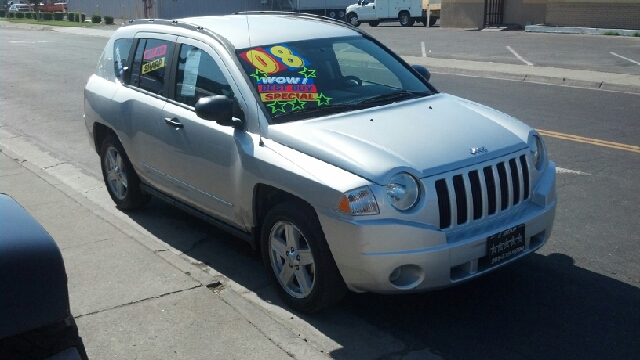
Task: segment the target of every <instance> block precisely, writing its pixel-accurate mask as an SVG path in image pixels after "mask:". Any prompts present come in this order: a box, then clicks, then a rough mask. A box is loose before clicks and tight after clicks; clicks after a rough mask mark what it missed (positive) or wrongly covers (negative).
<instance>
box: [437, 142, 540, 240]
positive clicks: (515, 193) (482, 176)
mask: <svg viewBox="0 0 640 360" xmlns="http://www.w3.org/2000/svg"><path fill="white" fill-rule="evenodd" d="M530 181H531V180H530V172H529V164H528V159H527V157H526V155H523V154H519V155H518V156H514V157H512V158H507V159H502V160H500V161H497V162H495V163H493V164H490V165H487V166H484V167H481V168H476V169H472V170H467V171H459V172H454V173H451V174H447V175H446V176H444V177H442V178H440V179H437V180H436V182H435V187H436V196H437V197H438V211H439V214H440V228H441V229H448V228H455V227H458V226H462V225H465V224H468V223H472V222H474V221H477V220H481V219H484V218H487V217H489V216H493V215H496V214H498V213H501V212H504V211H506V210H509V209H510V208H512V207H514V206H518V205H519V204H522V203H523V202H524V201H525V200H527V199H529V198H530V195H531V194H530V193H531V184H530Z"/></svg>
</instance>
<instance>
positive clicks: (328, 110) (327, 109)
mask: <svg viewBox="0 0 640 360" xmlns="http://www.w3.org/2000/svg"><path fill="white" fill-rule="evenodd" d="M359 108H360V107H359V106H358V104H355V103H348V104H335V105H322V106H318V107H313V108H308V109H298V110H293V111H289V112H286V113H281V114H275V115H273V116H272V118H274V119H275V118H279V117H281V116H287V115H296V114H302V113H304V114H305V115H306V114H314V113H324V114H335V113H339V112H343V111H350V110H357V109H359Z"/></svg>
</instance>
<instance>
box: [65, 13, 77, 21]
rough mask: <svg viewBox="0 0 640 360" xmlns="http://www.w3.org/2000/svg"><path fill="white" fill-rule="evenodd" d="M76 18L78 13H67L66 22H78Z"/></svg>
mask: <svg viewBox="0 0 640 360" xmlns="http://www.w3.org/2000/svg"><path fill="white" fill-rule="evenodd" d="M76 16H78V13H74V12H68V13H67V20H69V21H71V22H78V19H77V18H76Z"/></svg>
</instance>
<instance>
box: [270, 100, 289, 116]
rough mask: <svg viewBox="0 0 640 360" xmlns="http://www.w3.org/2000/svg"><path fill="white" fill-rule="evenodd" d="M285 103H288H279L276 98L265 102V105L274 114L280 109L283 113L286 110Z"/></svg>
mask: <svg viewBox="0 0 640 360" xmlns="http://www.w3.org/2000/svg"><path fill="white" fill-rule="evenodd" d="M287 104H289V103H281V102H280V101H278V100H276V101H274V102H272V103H271V104H267V106H268V107H270V108H271V113H272V114H275V113H277V112H280V111H282V112H283V113H284V112H287V110H286V109H285V106H287Z"/></svg>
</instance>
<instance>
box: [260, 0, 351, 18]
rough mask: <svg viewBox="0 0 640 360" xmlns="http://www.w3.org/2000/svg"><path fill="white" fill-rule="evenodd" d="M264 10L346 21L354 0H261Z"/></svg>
mask: <svg viewBox="0 0 640 360" xmlns="http://www.w3.org/2000/svg"><path fill="white" fill-rule="evenodd" d="M260 2H261V4H262V6H261V8H262V10H281V11H295V12H304V13H309V14H316V15H322V16H327V17H330V18H333V19H338V20H346V17H345V14H346V9H347V6H349V5H351V4H352V3H353V0H261V1H260Z"/></svg>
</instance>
